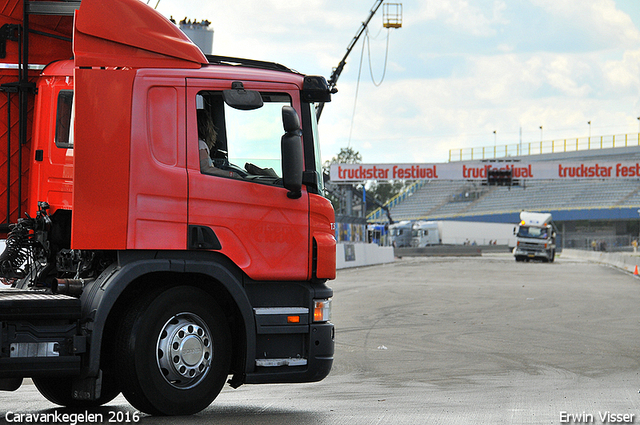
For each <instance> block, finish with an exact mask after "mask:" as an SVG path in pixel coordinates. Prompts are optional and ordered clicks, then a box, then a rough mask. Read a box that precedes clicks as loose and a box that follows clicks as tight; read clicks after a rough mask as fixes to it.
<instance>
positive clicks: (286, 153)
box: [281, 106, 303, 199]
mask: <svg viewBox="0 0 640 425" xmlns="http://www.w3.org/2000/svg"><path fill="white" fill-rule="evenodd" d="M282 125H283V127H284V131H285V133H284V136H282V140H281V149H282V181H283V183H284V187H285V188H286V189H288V190H289V193H287V196H288V197H289V198H291V199H298V198H299V197H300V196H302V172H303V164H302V163H303V158H302V137H301V134H302V130H301V129H300V118H299V117H298V113H297V112H296V110H295V109H293V107H291V106H283V107H282Z"/></svg>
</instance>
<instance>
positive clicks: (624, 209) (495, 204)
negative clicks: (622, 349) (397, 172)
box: [368, 146, 640, 249]
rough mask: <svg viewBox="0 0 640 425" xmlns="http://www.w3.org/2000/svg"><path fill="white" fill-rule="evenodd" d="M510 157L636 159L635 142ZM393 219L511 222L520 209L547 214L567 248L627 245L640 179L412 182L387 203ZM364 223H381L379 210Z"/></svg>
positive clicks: (632, 235)
mask: <svg viewBox="0 0 640 425" xmlns="http://www.w3.org/2000/svg"><path fill="white" fill-rule="evenodd" d="M508 159H509V160H522V161H526V162H533V161H557V160H602V161H617V160H625V161H638V162H640V146H633V147H615V148H606V149H591V150H586V151H573V152H561V153H548V154H538V155H525V156H519V157H518V156H511V157H509V158H508ZM389 210H390V213H391V216H392V218H393V220H394V221H401V220H465V221H485V222H500V223H516V222H517V221H518V220H519V218H518V217H519V213H520V211H522V210H527V211H541V212H542V211H544V212H551V213H552V214H553V217H554V220H555V222H556V224H557V226H558V229H559V231H560V232H561V235H562V237H563V244H564V245H565V246H566V247H578V248H580V247H582V248H588V247H590V246H591V242H592V241H593V240H594V239H596V238H597V239H598V241H605V242H606V244H607V246H608V247H609V248H610V249H611V248H614V247H618V248H621V247H627V246H630V244H631V241H632V240H633V239H637V238H638V235H639V232H640V224H639V223H640V179H633V180H631V179H626V180H598V179H581V180H523V181H520V185H519V186H511V187H506V186H485V185H482V184H481V183H480V182H472V181H436V180H431V181H423V182H416V183H415V184H414V185H413V186H412V187H411V188H410V190H409V191H407V192H406V193H403V194H401V195H400V196H398V197H397V198H396V199H394V200H393V201H392V202H390V203H389ZM368 220H369V222H384V221H386V217H385V216H384V215H383V214H380V213H379V212H376V213H373V214H371V215H370V216H369V217H368Z"/></svg>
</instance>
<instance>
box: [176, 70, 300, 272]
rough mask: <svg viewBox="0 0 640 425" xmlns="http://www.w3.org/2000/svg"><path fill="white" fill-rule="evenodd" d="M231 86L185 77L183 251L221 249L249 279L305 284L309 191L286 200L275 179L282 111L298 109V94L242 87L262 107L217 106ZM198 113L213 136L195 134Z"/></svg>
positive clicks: (283, 88) (273, 87)
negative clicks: (186, 248) (185, 217)
mask: <svg viewBox="0 0 640 425" xmlns="http://www.w3.org/2000/svg"><path fill="white" fill-rule="evenodd" d="M231 83H232V80H227V81H220V80H204V79H188V80H187V169H188V178H189V202H188V204H189V210H188V224H189V230H188V231H189V241H188V244H189V249H203V250H214V251H218V252H221V253H222V254H224V255H226V256H227V257H229V258H230V259H231V260H232V261H233V262H234V263H235V264H236V265H238V266H239V267H240V268H241V269H243V270H244V271H245V272H246V273H247V274H248V275H249V277H251V278H253V279H256V280H306V279H308V278H309V269H310V260H309V249H310V248H309V245H310V244H309V200H308V194H307V192H306V190H305V188H304V187H303V189H302V196H301V197H300V198H298V199H290V198H289V197H287V193H288V190H287V189H285V188H284V187H283V185H282V179H281V177H282V167H281V149H280V139H281V137H282V135H283V134H284V130H283V125H282V107H283V106H285V105H289V106H293V107H294V108H295V109H296V110H298V111H299V110H300V105H299V100H298V96H299V94H298V93H299V91H298V90H297V87H295V86H294V85H288V84H273V83H269V84H265V83H252V82H244V83H243V84H244V88H245V89H247V90H257V91H259V92H260V95H261V98H262V100H263V102H264V104H263V106H262V107H260V108H258V109H252V110H241V109H235V108H232V107H230V106H229V105H228V104H226V103H225V102H224V99H223V90H227V89H230V88H231ZM198 110H200V111H199V112H198ZM198 116H200V117H202V116H205V117H206V116H209V117H210V119H211V121H212V122H213V125H214V129H215V135H214V136H203V135H202V134H200V137H199V133H198V124H199V122H198ZM201 119H202V118H201ZM200 124H201V125H202V122H200ZM212 138H213V140H211V139H212ZM204 139H207V140H206V141H205V140H204ZM204 145H207V148H206V149H205V146H204ZM202 152H206V155H203V153H202ZM201 155H203V156H202V157H201ZM207 157H208V158H207ZM209 158H211V159H210V160H209Z"/></svg>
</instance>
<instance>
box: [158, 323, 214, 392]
mask: <svg viewBox="0 0 640 425" xmlns="http://www.w3.org/2000/svg"><path fill="white" fill-rule="evenodd" d="M212 357H213V342H212V340H211V332H210V331H209V328H208V327H207V324H206V323H205V322H204V321H203V320H202V319H201V318H200V317H198V316H197V315H196V314H193V313H180V314H177V315H175V316H173V317H172V318H171V319H169V320H168V321H167V322H166V323H165V324H164V326H163V327H162V331H161V332H160V335H159V337H158V343H157V349H156V361H157V363H158V367H159V368H160V372H161V373H162V376H163V377H164V379H165V380H166V381H167V382H168V383H169V384H170V385H171V386H173V387H174V388H178V389H188V388H192V387H194V386H196V385H197V384H198V383H199V382H200V381H202V380H203V379H204V377H205V376H206V375H207V373H208V372H209V369H210V368H211V359H212Z"/></svg>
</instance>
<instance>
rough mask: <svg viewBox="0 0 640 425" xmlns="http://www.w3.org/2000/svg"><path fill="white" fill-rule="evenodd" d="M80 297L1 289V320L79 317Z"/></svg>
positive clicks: (73, 318)
mask: <svg viewBox="0 0 640 425" xmlns="http://www.w3.org/2000/svg"><path fill="white" fill-rule="evenodd" d="M80 308H81V307H80V299H79V298H74V297H70V296H68V295H60V294H48V293H45V292H36V291H30V290H24V289H1V290H0V321H7V320H21V319H26V320H42V319H49V320H53V319H72V320H75V319H79V318H80V314H81V311H80Z"/></svg>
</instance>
